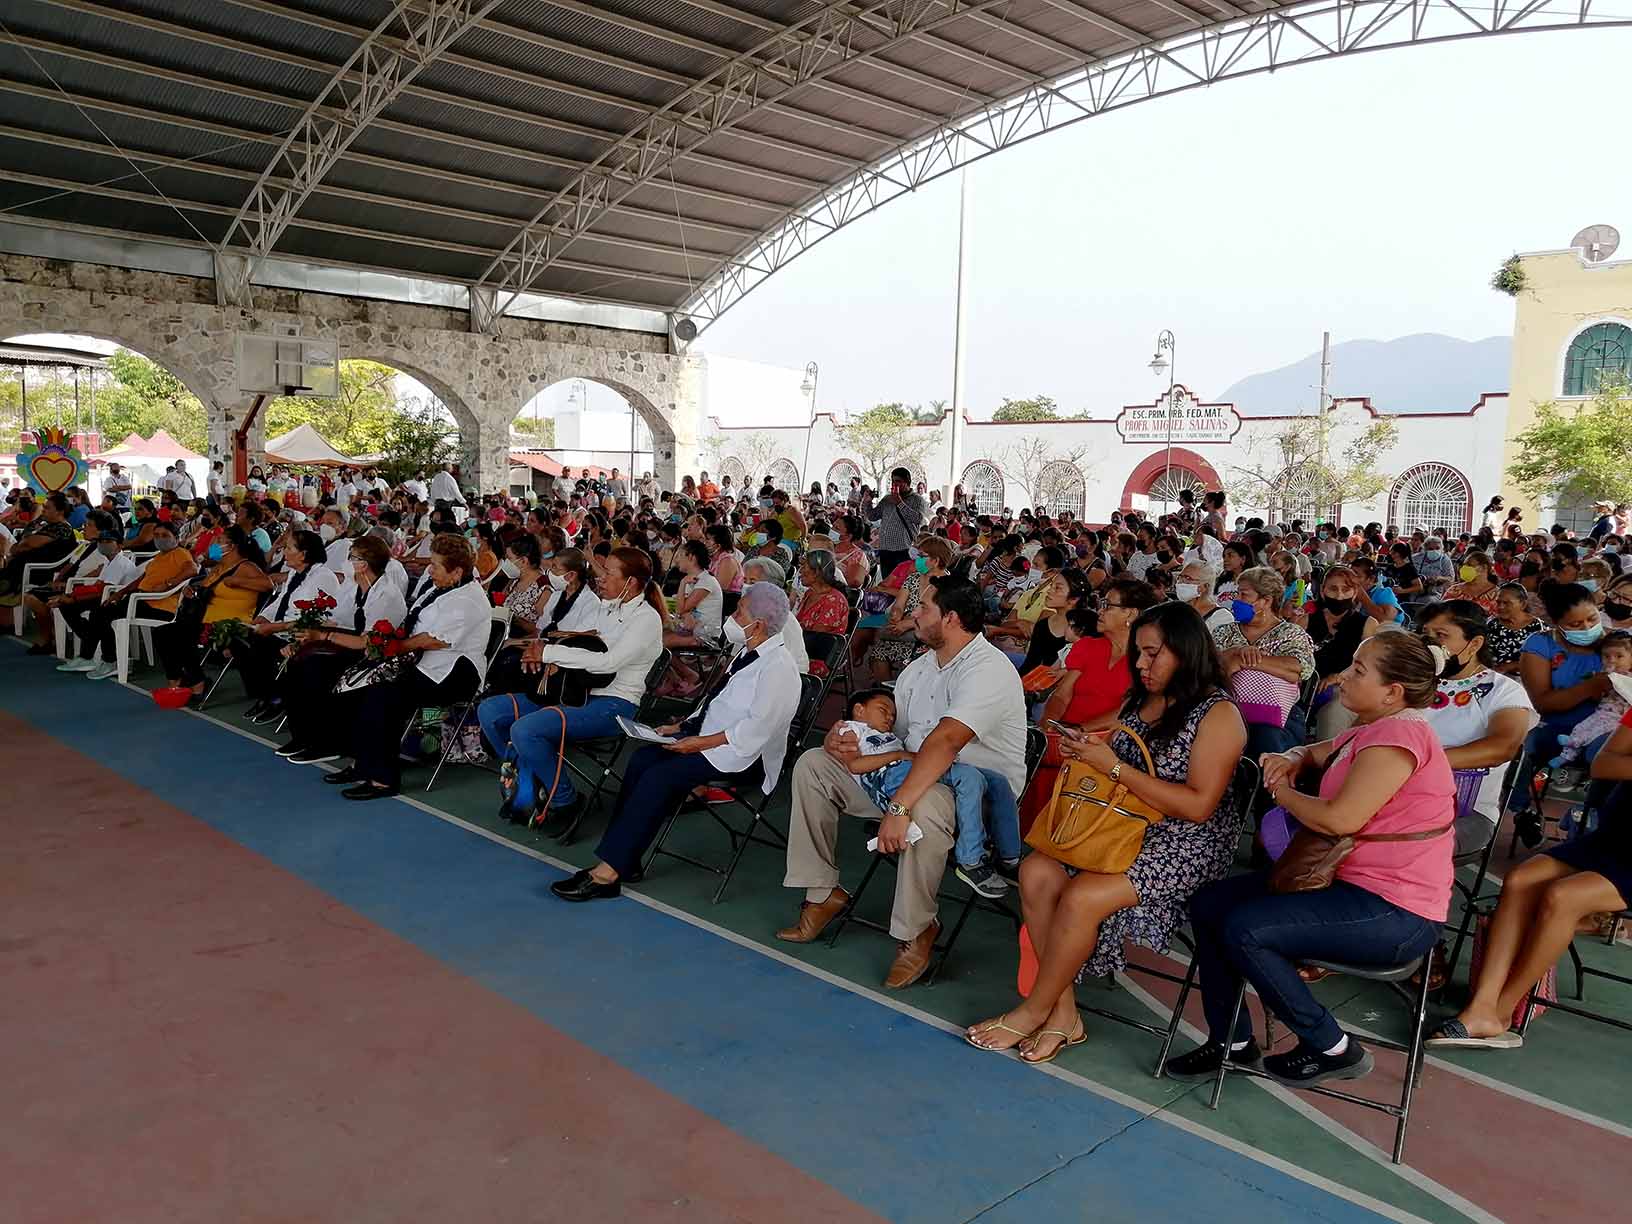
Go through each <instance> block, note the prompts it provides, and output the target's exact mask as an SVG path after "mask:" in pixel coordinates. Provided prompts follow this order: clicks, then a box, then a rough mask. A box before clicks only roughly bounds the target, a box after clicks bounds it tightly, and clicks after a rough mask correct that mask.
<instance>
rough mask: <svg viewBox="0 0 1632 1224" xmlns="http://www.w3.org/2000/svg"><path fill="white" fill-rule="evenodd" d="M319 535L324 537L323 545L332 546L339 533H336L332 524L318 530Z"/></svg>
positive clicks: (325, 524)
mask: <svg viewBox="0 0 1632 1224" xmlns="http://www.w3.org/2000/svg"><path fill="white" fill-rule="evenodd" d="M317 534H318V535H319V536H320V537H322V540H323V543H325V544H332V543H334V537H335V536H336V535H338V534H339V533H338V532H337V531H335V529H334V525H333V524H332V523H324V524H323V525H322V526H321V527H319V528H318V529H317Z"/></svg>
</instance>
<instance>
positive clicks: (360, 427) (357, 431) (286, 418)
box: [263, 361, 400, 455]
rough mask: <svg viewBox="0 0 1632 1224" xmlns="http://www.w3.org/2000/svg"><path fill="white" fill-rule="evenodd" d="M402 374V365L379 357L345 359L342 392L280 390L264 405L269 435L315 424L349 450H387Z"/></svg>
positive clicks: (327, 437) (355, 452)
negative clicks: (329, 395)
mask: <svg viewBox="0 0 1632 1224" xmlns="http://www.w3.org/2000/svg"><path fill="white" fill-rule="evenodd" d="M396 379H397V371H396V370H394V369H392V368H391V367H390V366H387V365H381V364H380V363H379V362H377V361H342V362H341V363H340V394H339V396H337V397H336V398H334V399H314V398H311V397H308V396H304V395H294V396H286V395H280V396H278V397H277V398H275V399H273V400H272V401H270V402H269V403H268V404H267V405H266V408H265V409H264V410H263V412H264V418H263V419H264V420H265V421H266V436H267V437H269V438H275V437H278V436H279V435H281V434H285V433H288V432H289V431H290V430H291V429H294V428H295V427H296V426H297V425H307V424H309V425H311V427H312V428H313V429H315V430H317V432H318V433H320V434H322V435H323V437H324V439H325V440H326V441H327V442H328V443H329V445H330V446H332V447H334V448H335V450H337V451H339V452H340V453H341V454H343V455H366V454H373V453H374V452H376V451H380V450H383V449H384V448H385V444H386V438H387V437H388V436H389V435H390V434H391V430H392V427H393V425H394V424H395V422H396V420H397V417H398V416H399V415H400V413H399V410H398V403H397V392H396Z"/></svg>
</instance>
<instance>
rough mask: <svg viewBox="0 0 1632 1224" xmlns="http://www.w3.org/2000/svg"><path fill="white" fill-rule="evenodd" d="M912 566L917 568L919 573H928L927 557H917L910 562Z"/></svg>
mask: <svg viewBox="0 0 1632 1224" xmlns="http://www.w3.org/2000/svg"><path fill="white" fill-rule="evenodd" d="M912 568H913V569H915V570H917V571H918V572H919V573H920V574H927V573H929V558H928V557H919V558H918V559H917V560H916V561H914V562H913V563H912Z"/></svg>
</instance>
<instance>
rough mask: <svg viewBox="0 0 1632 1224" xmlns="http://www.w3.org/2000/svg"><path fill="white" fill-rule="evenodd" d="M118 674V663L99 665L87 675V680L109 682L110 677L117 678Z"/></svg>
mask: <svg viewBox="0 0 1632 1224" xmlns="http://www.w3.org/2000/svg"><path fill="white" fill-rule="evenodd" d="M118 674H119V665H118V664H117V663H98V664H97V665H96V666H95V667H93V668H92V669H91V670H90V671H88V672H86V673H85V678H86V679H87V680H107V679H109V678H110V677H113V676H117V675H118Z"/></svg>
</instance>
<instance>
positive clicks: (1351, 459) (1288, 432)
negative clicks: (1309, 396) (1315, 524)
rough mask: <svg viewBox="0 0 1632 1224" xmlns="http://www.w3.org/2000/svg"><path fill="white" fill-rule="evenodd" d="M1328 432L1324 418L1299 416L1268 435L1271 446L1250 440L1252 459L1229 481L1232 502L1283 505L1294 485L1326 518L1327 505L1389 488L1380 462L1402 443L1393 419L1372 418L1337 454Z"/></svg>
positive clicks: (1233, 470)
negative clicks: (1385, 454)
mask: <svg viewBox="0 0 1632 1224" xmlns="http://www.w3.org/2000/svg"><path fill="white" fill-rule="evenodd" d="M1329 432H1330V427H1329V426H1323V425H1322V423H1321V420H1320V418H1319V417H1312V416H1311V417H1298V418H1296V419H1295V420H1293V421H1291V422H1290V423H1288V424H1287V426H1286V427H1285V428H1284V429H1280V430H1278V431H1276V432H1275V433H1273V434H1270V435H1268V437H1267V439H1265V441H1267V443H1268V446H1267V448H1266V447H1264V446H1262V445H1254V444H1252V443H1249V444H1248V451H1247V454H1248V459H1249V461H1248V462H1247V463H1245V464H1238V465H1235V466H1233V467H1232V468H1231V469H1230V476H1229V478H1228V479H1227V480H1226V481H1225V488H1226V491H1227V492H1228V493H1229V496H1230V500H1231V501H1233V502H1236V503H1238V504H1239V505H1241V506H1252V507H1264V508H1273V507H1275V506H1279V505H1282V504H1284V503H1285V501H1286V498H1287V494H1288V491H1289V490H1290V489H1293V488H1295V489H1296V490H1297V500H1298V501H1300V502H1304V503H1307V504H1309V505H1313V506H1318V507H1320V508H1321V509H1320V514H1321V515H1323V516H1324V514H1325V513H1326V509H1327V508H1328V507H1331V506H1342V505H1345V504H1347V503H1349V502H1369V501H1371V500H1372V499H1373V498H1375V497H1377V496H1378V495H1379V494H1380V493H1382V491H1383V490H1384V489H1386V488H1388V484H1389V481H1390V479H1391V477H1390V476H1389V475H1388V474H1387V473H1385V472H1383V471H1382V469H1381V468H1380V467H1379V466H1378V464H1379V463H1380V461H1381V459H1382V456H1383V454H1384V452H1386V451H1388V450H1389V449H1391V448H1392V447H1393V446H1394V444H1395V443H1396V442H1397V441H1399V437H1400V430H1399V426H1398V425H1397V424H1396V423H1395V422H1394V421H1392V420H1390V419H1389V418H1387V417H1383V418H1382V419H1380V420H1375V421H1372V422H1371V424H1369V425H1368V426H1367V427H1366V428H1365V429H1364V430H1362V431H1361V432H1360V433H1359V434H1358V435H1356V436H1355V437H1354V438H1353V439H1351V440H1350V442H1349V443H1348V445H1346V446H1345V447H1343V449H1342V450H1340V451H1338V452H1336V453H1335V454H1334V453H1333V452H1332V450H1331V447H1330V444H1329ZM1255 459H1256V460H1258V461H1257V462H1254V461H1253V460H1255Z"/></svg>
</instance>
